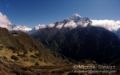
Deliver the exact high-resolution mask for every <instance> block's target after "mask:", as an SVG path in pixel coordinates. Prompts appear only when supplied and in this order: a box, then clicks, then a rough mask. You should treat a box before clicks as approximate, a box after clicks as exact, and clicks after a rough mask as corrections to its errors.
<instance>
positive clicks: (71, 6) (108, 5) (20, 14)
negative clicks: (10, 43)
mask: <svg viewBox="0 0 120 75" xmlns="http://www.w3.org/2000/svg"><path fill="white" fill-rule="evenodd" d="M0 12H1V13H2V14H5V15H7V17H8V18H9V20H10V21H11V23H13V24H18V25H27V26H30V27H33V26H35V25H38V24H49V23H53V22H56V21H59V20H63V19H65V18H68V17H69V16H71V15H73V14H74V13H79V14H80V15H81V16H82V17H89V18H91V19H111V20H120V0H0Z"/></svg>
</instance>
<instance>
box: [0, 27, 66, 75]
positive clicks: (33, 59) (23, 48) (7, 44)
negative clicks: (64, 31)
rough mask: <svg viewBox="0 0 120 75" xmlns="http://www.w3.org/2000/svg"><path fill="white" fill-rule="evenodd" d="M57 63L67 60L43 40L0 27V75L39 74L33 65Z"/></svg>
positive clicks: (62, 63) (61, 63) (52, 64)
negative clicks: (48, 46)
mask: <svg viewBox="0 0 120 75" xmlns="http://www.w3.org/2000/svg"><path fill="white" fill-rule="evenodd" d="M56 65H65V61H64V60H63V59H62V58H60V57H59V56H58V55H56V54H55V53H53V52H51V51H50V50H49V49H48V48H46V47H45V46H44V45H43V44H42V43H41V42H38V41H36V40H34V39H33V38H32V37H30V36H29V35H27V34H26V33H24V32H19V31H17V32H16V31H8V30H7V29H5V28H0V75H37V72H36V71H37V70H34V68H33V67H36V68H38V67H39V66H56ZM26 70H27V71H26Z"/></svg>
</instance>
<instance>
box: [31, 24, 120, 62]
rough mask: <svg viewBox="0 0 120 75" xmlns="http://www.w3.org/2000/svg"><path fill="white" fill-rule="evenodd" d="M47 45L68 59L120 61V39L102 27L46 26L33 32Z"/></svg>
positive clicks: (77, 60) (34, 35)
mask: <svg viewBox="0 0 120 75" xmlns="http://www.w3.org/2000/svg"><path fill="white" fill-rule="evenodd" d="M32 36H33V37H34V38H35V39H38V40H39V41H42V42H43V43H44V44H45V45H46V46H47V47H50V48H51V49H52V50H55V51H56V52H58V53H60V54H61V55H62V56H65V57H67V58H68V59H72V60H75V61H76V62H81V61H83V60H94V61H96V62H98V63H113V62H118V61H120V39H119V38H118V37H117V36H116V35H115V34H114V33H112V32H110V31H108V30H106V29H104V28H101V27H92V26H87V27H77V28H74V29H71V28H62V29H57V28H45V29H41V30H39V31H36V32H35V33H33V34H32Z"/></svg>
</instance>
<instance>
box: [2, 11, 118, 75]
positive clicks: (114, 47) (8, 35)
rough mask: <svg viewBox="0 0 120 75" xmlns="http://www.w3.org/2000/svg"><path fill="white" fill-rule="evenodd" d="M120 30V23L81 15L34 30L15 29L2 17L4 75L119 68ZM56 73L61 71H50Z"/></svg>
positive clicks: (43, 25) (19, 27)
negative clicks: (66, 68) (71, 68)
mask: <svg viewBox="0 0 120 75" xmlns="http://www.w3.org/2000/svg"><path fill="white" fill-rule="evenodd" d="M1 16H2V17H1ZM119 28H120V21H113V20H92V19H89V18H87V17H81V16H80V15H79V14H74V15H72V16H71V17H69V18H67V19H64V20H62V21H57V22H55V23H52V24H48V25H46V24H39V25H38V26H35V27H33V28H30V27H27V26H24V25H13V24H12V23H11V22H9V20H8V19H7V17H6V16H5V15H2V14H1V13H0V69H2V70H3V71H0V74H4V75H7V74H6V73H5V72H4V71H6V72H7V73H8V74H9V73H10V74H11V75H26V74H28V75H30V74H31V75H41V72H43V73H44V72H45V71H46V69H45V68H43V67H46V66H47V68H48V69H49V68H51V66H52V67H54V68H56V67H59V66H65V65H73V64H79V63H84V64H108V65H111V64H113V65H117V66H119V65H120V29H119ZM13 65H14V67H13ZM41 68H42V69H41ZM16 69H17V70H16ZM36 69H37V70H36ZM54 70H55V71H58V70H56V69H53V70H49V71H50V72H53V73H54ZM60 72H61V71H60Z"/></svg>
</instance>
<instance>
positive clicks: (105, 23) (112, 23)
mask: <svg viewBox="0 0 120 75" xmlns="http://www.w3.org/2000/svg"><path fill="white" fill-rule="evenodd" d="M92 25H93V26H99V27H103V28H106V29H107V30H110V31H117V30H118V29H119V28H120V20H107V19H105V20H92Z"/></svg>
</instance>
